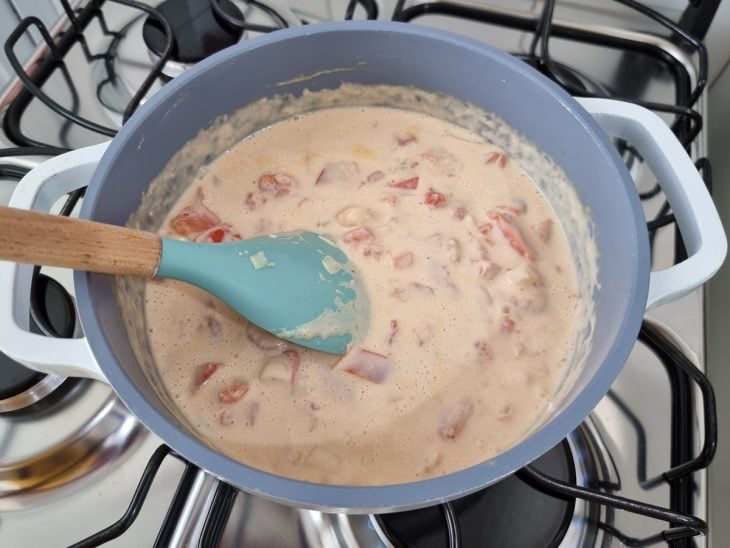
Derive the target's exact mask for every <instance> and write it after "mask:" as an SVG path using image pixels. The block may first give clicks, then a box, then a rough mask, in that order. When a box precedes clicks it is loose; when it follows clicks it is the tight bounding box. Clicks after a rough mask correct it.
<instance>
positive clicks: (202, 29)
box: [142, 0, 243, 63]
mask: <svg viewBox="0 0 730 548" xmlns="http://www.w3.org/2000/svg"><path fill="white" fill-rule="evenodd" d="M219 3H220V7H221V9H222V10H223V11H224V12H225V13H227V14H229V15H230V16H231V17H234V18H236V19H241V18H242V17H243V16H242V14H241V11H240V10H239V9H238V8H237V7H236V6H235V5H234V4H232V3H231V2H230V1H229V0H220V2H219ZM156 9H157V11H158V12H159V14H160V15H161V16H162V17H164V18H165V20H166V21H167V22H168V23H169V24H170V27H172V33H173V37H174V45H173V49H172V59H174V60H175V61H180V62H183V63H195V62H197V61H200V60H201V59H205V58H206V57H207V56H209V55H211V54H212V53H215V52H216V51H219V50H222V49H223V48H227V47H228V46H232V45H233V44H235V43H237V42H238V41H239V40H240V39H241V34H242V31H240V30H237V29H232V28H230V27H228V26H226V25H225V23H223V22H222V21H220V20H219V19H218V18H217V17H216V16H215V14H214V13H213V10H212V9H211V7H210V0H166V1H165V2H163V3H162V4H160V5H159V6H157V8H156ZM142 36H143V37H144V41H145V44H147V47H148V48H150V49H151V50H152V51H153V52H154V53H156V54H157V55H162V52H163V51H164V50H165V44H166V42H167V37H166V36H165V32H164V31H163V29H162V26H161V25H160V24H159V22H158V21H157V20H156V19H155V18H154V17H147V20H146V21H145V23H144V27H143V29H142Z"/></svg>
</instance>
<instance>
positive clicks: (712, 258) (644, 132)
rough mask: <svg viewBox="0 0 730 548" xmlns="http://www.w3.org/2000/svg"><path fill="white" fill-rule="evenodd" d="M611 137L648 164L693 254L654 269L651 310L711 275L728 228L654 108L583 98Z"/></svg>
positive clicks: (721, 257) (720, 257)
mask: <svg viewBox="0 0 730 548" xmlns="http://www.w3.org/2000/svg"><path fill="white" fill-rule="evenodd" d="M578 102H579V103H580V104H581V105H582V106H583V108H585V109H586V110H587V111H588V112H589V113H590V114H591V115H592V116H593V117H594V118H595V119H596V120H597V121H598V123H599V124H601V126H602V127H603V129H604V130H605V131H606V133H608V134H609V135H611V136H613V137H618V138H621V139H624V140H626V141H627V142H628V143H630V144H631V145H633V146H634V147H635V148H636V150H638V151H639V154H641V156H642V158H644V160H645V161H646V162H647V163H648V165H649V167H650V168H651V170H652V172H653V173H654V175H655V176H656V178H657V181H658V182H659V186H660V187H661V188H662V190H663V191H664V194H665V196H666V197H667V201H668V202H669V205H670V206H671V208H672V211H673V212H674V217H675V218H676V220H677V225H678V226H679V231H680V233H681V234H682V239H683V240H684V244H685V247H686V248H687V254H688V257H687V258H686V259H685V260H684V261H682V262H680V263H678V264H676V265H674V266H671V267H669V268H666V269H664V270H659V271H657V272H652V273H651V278H650V281H649V297H648V299H647V303H646V308H647V309H649V308H653V307H655V306H659V305H662V304H666V303H668V302H671V301H674V300H676V299H679V298H680V297H682V296H684V295H686V294H687V293H689V292H690V291H692V290H694V289H695V288H697V287H699V286H700V285H702V284H703V283H705V282H706V281H707V280H708V279H710V278H711V277H712V276H713V274H715V272H717V270H718V269H719V268H720V266H721V265H722V263H723V261H724V260H725V254H726V252H727V240H726V238H725V232H724V230H723V228H722V223H721V222H720V217H719V216H718V214H717V209H715V205H714V204H713V202H712V198H711V197H710V194H709V192H708V191H707V189H706V188H705V185H704V183H703V181H702V178H701V177H700V175H699V173H698V172H697V169H696V168H695V166H694V164H693V163H692V160H690V158H689V156H688V155H687V153H686V152H685V150H684V149H683V148H682V145H681V144H680V143H679V141H678V140H677V138H676V137H675V136H674V134H673V133H672V132H671V130H670V129H669V127H668V126H667V125H666V124H665V123H664V122H663V121H662V119H661V118H659V117H658V116H657V115H656V114H654V113H653V112H651V111H649V110H647V109H645V108H643V107H640V106H637V105H633V104H631V103H626V102H623V101H614V100H611V99H587V98H581V99H578Z"/></svg>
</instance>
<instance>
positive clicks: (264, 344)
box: [246, 322, 288, 350]
mask: <svg viewBox="0 0 730 548" xmlns="http://www.w3.org/2000/svg"><path fill="white" fill-rule="evenodd" d="M246 338H247V339H248V340H249V341H251V342H252V343H253V344H254V345H256V346H257V347H258V348H260V349H261V350H284V349H285V348H287V346H288V344H287V342H286V341H285V340H284V339H280V338H279V337H275V336H274V335H272V334H271V333H269V332H268V331H264V330H263V329H261V328H260V327H259V326H257V325H255V324H253V323H250V322H249V323H248V325H247V326H246Z"/></svg>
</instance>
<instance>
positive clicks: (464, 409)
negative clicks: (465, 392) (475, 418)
mask: <svg viewBox="0 0 730 548" xmlns="http://www.w3.org/2000/svg"><path fill="white" fill-rule="evenodd" d="M473 411H474V406H473V405H472V403H471V401H469V400H468V399H463V400H459V401H457V402H456V403H454V404H453V405H451V406H450V407H448V408H447V409H445V410H444V412H443V413H442V414H441V417H440V419H439V424H438V427H437V428H436V432H437V433H438V435H439V436H440V437H441V438H442V439H445V440H453V439H455V438H456V437H457V436H458V435H459V434H460V433H461V431H462V430H463V429H464V425H465V424H466V421H467V420H468V419H469V417H471V414H472V412H473Z"/></svg>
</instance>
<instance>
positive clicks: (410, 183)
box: [388, 176, 418, 190]
mask: <svg viewBox="0 0 730 548" xmlns="http://www.w3.org/2000/svg"><path fill="white" fill-rule="evenodd" d="M388 186H391V187H393V188H402V189H405V190H415V189H416V188H418V177H417V176H416V177H411V178H410V179H403V180H402V181H398V182H396V183H390V184H389V185H388Z"/></svg>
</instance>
